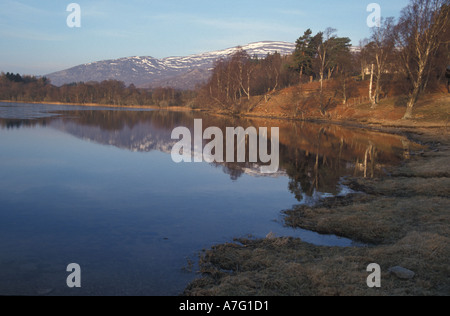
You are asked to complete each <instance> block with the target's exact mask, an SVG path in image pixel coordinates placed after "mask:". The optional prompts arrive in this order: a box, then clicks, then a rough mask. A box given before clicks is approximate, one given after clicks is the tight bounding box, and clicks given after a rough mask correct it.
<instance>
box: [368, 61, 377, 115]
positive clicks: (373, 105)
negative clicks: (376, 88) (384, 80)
mask: <svg viewBox="0 0 450 316" xmlns="http://www.w3.org/2000/svg"><path fill="white" fill-rule="evenodd" d="M373 68H374V64H372V70H371V72H370V84H369V99H370V102H371V103H372V108H375V106H376V103H375V98H374V97H373V93H372V89H373Z"/></svg>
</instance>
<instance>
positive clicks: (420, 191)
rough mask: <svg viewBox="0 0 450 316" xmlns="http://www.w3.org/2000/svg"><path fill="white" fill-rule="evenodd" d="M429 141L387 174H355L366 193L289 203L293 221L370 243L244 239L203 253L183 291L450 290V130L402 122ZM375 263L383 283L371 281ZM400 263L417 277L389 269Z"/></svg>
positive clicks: (290, 222) (446, 292)
mask: <svg viewBox="0 0 450 316" xmlns="http://www.w3.org/2000/svg"><path fill="white" fill-rule="evenodd" d="M402 132H403V133H405V134H406V135H409V137H412V138H413V140H415V141H418V142H420V143H422V144H423V145H425V147H424V149H423V150H422V149H420V150H417V151H415V152H412V156H411V159H410V160H408V161H407V162H406V163H405V164H404V165H402V166H401V167H399V168H396V169H393V170H390V175H389V176H387V177H385V178H382V179H372V180H367V179H347V180H346V181H347V184H348V185H349V186H350V187H351V188H353V189H354V190H356V191H359V192H361V193H358V194H353V195H350V196H347V197H345V198H342V197H340V198H330V199H326V200H325V201H323V202H322V203H321V204H320V205H317V206H315V207H312V208H311V207H305V206H302V207H296V208H293V209H291V210H286V211H284V212H283V213H284V215H285V224H286V225H289V226H292V227H301V228H305V229H309V230H313V231H317V232H321V233H331V234H337V235H339V236H343V237H347V238H350V239H353V240H357V241H362V242H365V243H369V244H370V246H368V247H362V248H339V247H320V246H314V245H311V244H307V243H304V242H302V241H301V240H299V239H293V238H266V239H259V240H250V239H238V240H235V242H234V243H229V244H222V245H217V246H215V247H213V248H212V249H210V250H208V251H205V252H204V253H203V254H202V256H201V259H200V268H201V273H202V276H201V278H199V279H198V280H196V281H194V282H192V283H191V284H190V285H189V286H188V287H187V288H186V290H185V295H226V296H228V295H450V265H449V263H448V258H450V225H449V224H450V212H449V210H450V170H449V167H448V166H449V162H450V137H449V136H450V135H449V133H448V131H447V129H446V128H441V129H427V130H423V129H422V130H418V129H414V130H402ZM370 263H377V264H379V265H380V266H381V268H382V275H381V288H377V289H371V288H368V286H367V284H366V279H367V277H368V276H369V272H367V271H366V269H367V266H368V265H369V264H370ZM394 266H401V267H404V268H406V269H409V270H412V271H413V272H414V273H415V276H414V278H412V279H408V280H403V279H400V278H398V277H397V276H395V275H393V274H391V273H389V272H388V270H389V268H391V267H394Z"/></svg>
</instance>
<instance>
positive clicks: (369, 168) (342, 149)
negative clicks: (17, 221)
mask: <svg viewBox="0 0 450 316" xmlns="http://www.w3.org/2000/svg"><path fill="white" fill-rule="evenodd" d="M57 113H58V114H60V116H61V117H51V118H45V119H44V118H41V119H34V120H11V119H10V120H5V119H0V126H1V127H2V128H21V127H27V126H36V125H41V126H45V125H49V126H51V127H53V128H57V129H58V130H62V131H63V132H66V133H70V134H72V135H75V136H76V137H79V138H82V139H90V140H93V141H95V142H98V143H101V144H108V145H114V146H116V147H119V148H122V149H127V150H137V151H149V150H160V151H163V152H167V153H169V152H170V150H171V146H172V145H173V143H174V141H173V140H172V139H171V132H172V130H173V129H174V128H175V127H179V126H185V127H188V128H190V129H192V128H193V124H194V119H195V118H201V119H203V128H204V129H206V128H208V127H213V126H214V127H218V128H220V129H221V130H222V131H223V133H224V135H225V134H226V133H225V130H226V127H239V126H240V127H243V128H244V129H246V128H248V127H250V126H253V127H255V128H256V129H257V130H258V128H259V127H268V128H269V130H270V127H271V124H272V126H276V127H279V128H280V171H282V172H281V173H280V174H284V173H283V172H285V173H286V174H287V175H288V176H289V185H288V189H289V191H290V192H292V194H293V195H294V196H295V198H296V199H297V200H299V201H302V200H303V199H304V197H305V196H313V194H314V193H315V192H324V193H337V190H338V188H337V187H338V184H339V182H340V180H341V178H342V177H343V176H349V175H354V176H361V177H376V176H377V174H379V173H381V172H382V171H381V169H382V168H383V167H384V166H385V165H387V164H395V163H397V162H400V161H401V160H402V159H404V158H407V156H408V155H407V154H408V153H409V149H410V142H409V141H407V140H406V139H405V138H403V137H400V136H396V135H389V134H382V133H371V132H367V131H362V130H356V129H349V128H344V127H341V126H334V125H323V124H322V125H319V124H312V123H305V122H291V121H272V120H258V119H252V120H245V119H240V118H237V117H233V118H229V117H220V116H211V115H209V116H208V115H207V114H202V113H193V112H192V113H191V112H187V113H186V112H169V111H119V110H101V109H95V110H91V109H88V108H86V109H83V110H78V109H74V110H69V111H58V112H57ZM224 141H225V138H224ZM205 144H206V141H205V143H204V145H205ZM236 144H237V143H235V145H236ZM247 145H248V144H247ZM224 148H226V146H225V145H224ZM246 149H248V147H247V148H246ZM246 156H247V159H248V152H247V155H246ZM215 165H216V166H217V167H219V168H222V170H223V172H224V173H226V174H228V175H230V178H231V179H232V180H237V179H239V178H240V177H241V176H243V175H244V174H251V175H259V174H258V173H259V167H260V165H261V164H258V163H249V162H246V163H237V162H235V163H216V164H215ZM280 174H278V175H275V176H279V175H280Z"/></svg>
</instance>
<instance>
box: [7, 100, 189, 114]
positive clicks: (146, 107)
mask: <svg viewBox="0 0 450 316" xmlns="http://www.w3.org/2000/svg"><path fill="white" fill-rule="evenodd" d="M0 102H2V103H13V104H37V105H66V106H83V107H102V108H112V109H142V110H167V111H186V112H189V111H195V110H194V109H191V108H187V107H183V106H173V107H159V106H155V105H114V104H99V103H64V102H25V101H8V100H0Z"/></svg>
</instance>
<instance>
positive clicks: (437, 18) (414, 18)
mask: <svg viewBox="0 0 450 316" xmlns="http://www.w3.org/2000/svg"><path fill="white" fill-rule="evenodd" d="M449 4H450V2H449V0H411V3H410V4H409V5H408V6H407V7H406V8H405V9H403V11H402V15H401V17H400V20H399V23H398V24H397V27H396V29H395V31H394V34H395V39H396V44H397V46H398V47H399V49H400V52H399V56H400V59H401V64H402V66H403V68H404V71H405V74H406V76H407V77H408V78H409V80H410V81H411V91H410V92H409V95H408V102H407V105H406V106H407V107H406V113H405V115H404V117H403V119H410V118H412V117H413V108H414V106H415V104H416V102H417V100H418V98H419V96H420V94H421V93H422V92H423V91H424V90H425V88H426V86H427V84H428V79H429V77H430V72H431V68H432V67H431V66H432V64H433V59H434V58H435V53H436V52H437V51H438V50H439V47H440V46H441V45H442V44H443V39H444V38H445V36H443V35H444V34H445V33H446V32H449Z"/></svg>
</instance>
